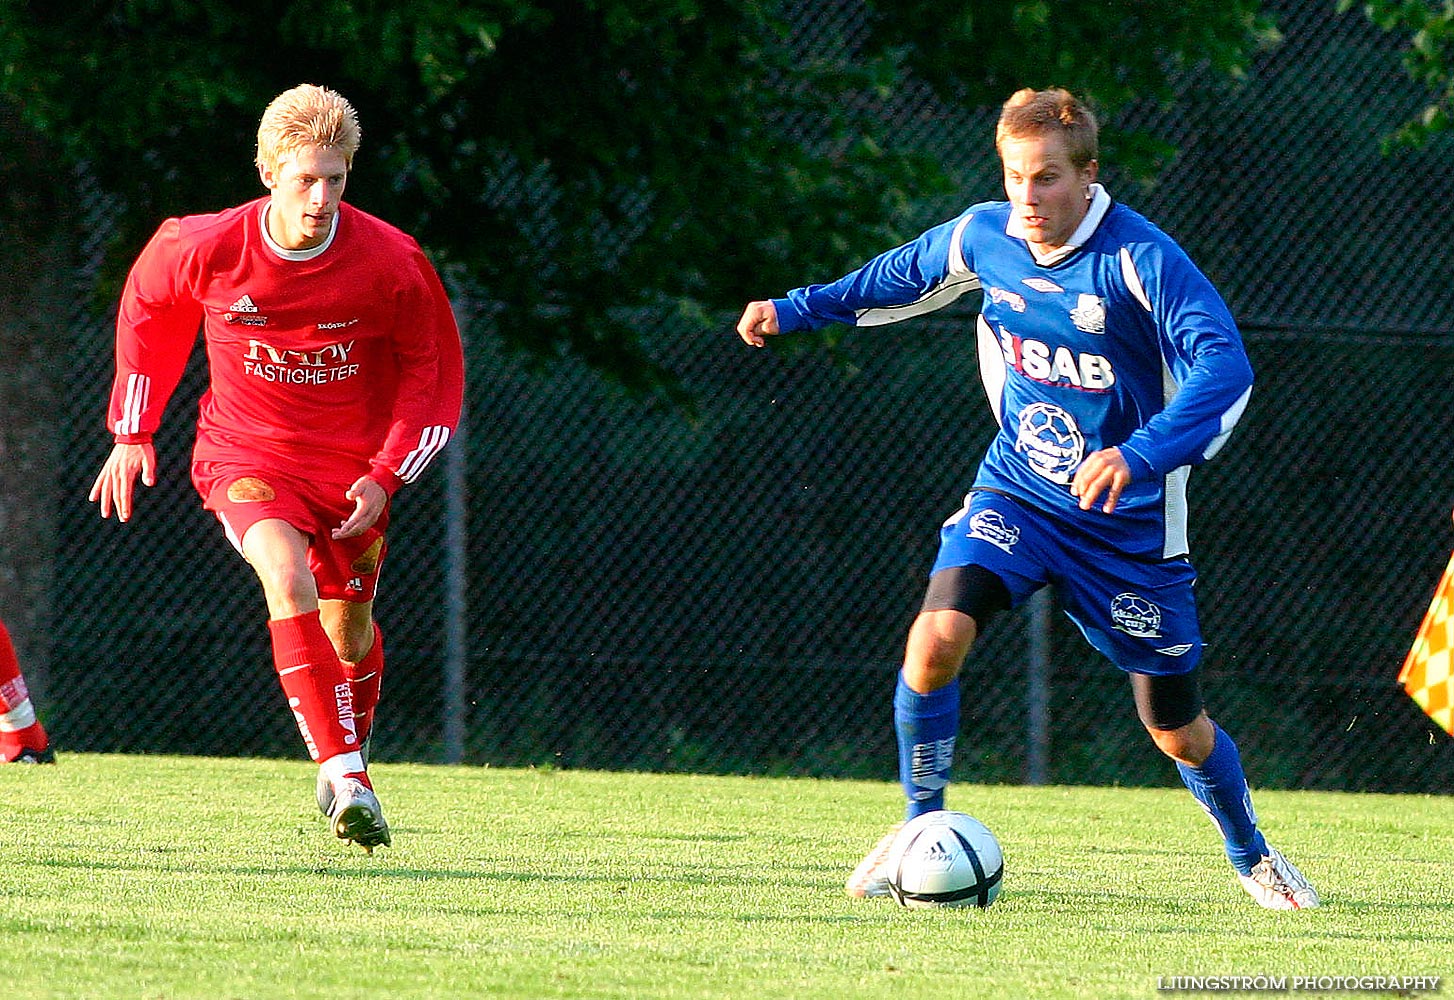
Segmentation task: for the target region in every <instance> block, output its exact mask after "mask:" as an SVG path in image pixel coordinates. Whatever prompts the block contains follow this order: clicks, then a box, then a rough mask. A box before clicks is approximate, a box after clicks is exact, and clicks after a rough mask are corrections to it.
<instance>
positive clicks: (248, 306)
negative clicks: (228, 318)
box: [227, 295, 257, 313]
mask: <svg viewBox="0 0 1454 1000" xmlns="http://www.w3.org/2000/svg"><path fill="white" fill-rule="evenodd" d="M227 308H228V309H230V310H232V311H233V312H239V313H255V312H257V306H256V305H255V304H254V303H253V301H252V296H251V295H243V297H242V298H240V299H238V300H237V301H236V302H234V303H232V305H230V306H228V307H227Z"/></svg>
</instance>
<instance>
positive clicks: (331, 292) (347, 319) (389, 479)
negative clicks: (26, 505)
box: [108, 198, 464, 494]
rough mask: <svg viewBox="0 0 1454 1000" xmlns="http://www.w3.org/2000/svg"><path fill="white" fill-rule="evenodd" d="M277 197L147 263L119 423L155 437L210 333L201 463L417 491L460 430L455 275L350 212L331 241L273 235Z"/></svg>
mask: <svg viewBox="0 0 1454 1000" xmlns="http://www.w3.org/2000/svg"><path fill="white" fill-rule="evenodd" d="M267 205H268V199H267V198H259V199H257V200H256V201H252V202H249V203H247V204H245V205H239V206H238V207H236V208H232V209H229V210H227V211H225V212H219V213H216V214H211V215H192V216H185V217H182V218H180V219H168V220H167V221H166V222H164V223H163V224H162V226H161V228H160V229H158V230H157V232H156V235H154V236H153V237H152V239H151V242H150V243H148V244H147V246H146V249H145V250H143V251H142V253H141V255H140V256H139V257H138V258H137V260H136V263H135V264H134V265H133V266H132V269H131V274H130V276H129V277H128V278H127V281H126V288H125V291H124V292H123V293H122V298H121V306H120V311H119V313H118V315H117V322H116V381H115V383H114V384H113V386H112V390H111V403H110V407H109V411H108V423H109V426H110V429H111V432H112V434H113V436H114V438H115V440H116V441H118V442H126V443H132V444H137V443H143V442H146V441H149V440H151V436H152V434H153V433H154V432H155V431H156V429H157V426H158V425H159V424H160V422H161V417H162V411H163V410H164V409H165V407H166V404H167V400H168V399H169V398H170V397H171V395H172V393H173V392H174V391H175V390H176V387H177V383H178V382H179V381H180V380H181V377H182V372H183V370H184V369H185V368H186V365H187V359H188V357H189V356H190V355H191V353H192V349H193V346H194V345H195V343H196V339H197V330H198V326H199V325H200V327H201V329H202V334H203V338H204V340H205V342H206V345H207V362H208V365H209V367H210V376H211V377H210V385H209V388H208V390H207V392H206V393H205V394H204V395H203V396H202V399H201V402H200V404H199V407H198V410H199V415H198V420H197V440H196V445H195V447H194V448H193V453H192V454H193V460H194V461H198V462H218V461H220V462H229V463H234V462H241V463H245V464H254V465H259V466H261V467H263V468H266V469H276V470H278V471H280V472H286V473H291V474H294V475H301V476H307V477H318V476H323V475H333V474H336V475H338V477H339V478H340V479H351V478H353V477H356V476H358V475H362V474H364V473H365V472H368V473H369V474H371V475H372V476H373V477H374V478H375V479H376V480H378V482H379V483H380V485H382V486H383V487H384V489H385V490H387V491H388V492H389V493H390V494H393V492H394V491H395V490H396V489H398V487H399V485H400V483H403V482H412V481H413V480H414V479H415V478H416V477H418V475H419V474H420V473H421V472H423V471H424V468H425V466H427V465H428V464H429V462H430V460H431V459H432V458H433V457H434V456H435V455H436V454H438V453H439V451H440V449H442V448H443V447H444V445H445V443H446V442H447V441H448V440H449V438H450V437H451V436H452V435H453V434H454V432H455V429H456V428H457V427H458V424H459V415H460V407H461V400H462V397H463V392H464V358H463V352H462V350H461V345H460V336H459V329H458V327H457V326H456V325H455V321H454V314H453V312H452V311H451V310H450V306H449V300H448V298H447V297H446V295H445V292H444V287H443V286H442V285H441V284H440V281H439V276H438V275H437V274H436V273H435V271H434V268H433V266H432V265H431V264H430V263H429V261H428V259H427V258H426V257H425V256H424V253H423V251H421V250H420V248H419V245H418V244H417V243H416V242H415V241H414V240H413V239H412V238H411V237H409V236H408V235H406V234H405V233H403V232H401V231H400V230H398V229H396V228H395V227H393V226H391V225H389V224H388V223H385V222H383V221H381V220H379V219H376V218H374V217H373V216H371V215H369V214H367V213H366V212H362V211H360V210H358V209H356V208H354V207H353V206H351V205H349V204H347V203H345V204H343V205H341V206H340V208H339V213H338V217H337V224H336V227H335V229H334V232H333V235H332V237H331V239H330V240H329V241H328V242H327V243H325V244H324V245H323V246H322V247H320V248H317V249H314V250H310V251H286V250H283V249H282V248H280V247H278V246H277V245H276V244H275V243H273V242H272V241H271V240H269V239H267V238H266V236H265V230H264V224H263V219H264V212H265V211H266V208H267Z"/></svg>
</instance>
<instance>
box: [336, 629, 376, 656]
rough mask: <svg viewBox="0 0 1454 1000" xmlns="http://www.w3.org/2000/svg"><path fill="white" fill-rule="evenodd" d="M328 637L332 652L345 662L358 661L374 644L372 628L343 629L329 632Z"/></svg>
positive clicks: (367, 653)
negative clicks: (331, 644)
mask: <svg viewBox="0 0 1454 1000" xmlns="http://www.w3.org/2000/svg"><path fill="white" fill-rule="evenodd" d="M328 638H329V640H330V641H332V643H333V649H334V652H336V653H337V654H338V658H339V659H340V660H343V661H344V662H345V663H358V662H359V661H361V660H362V659H363V658H364V657H365V656H368V655H369V650H370V649H372V648H373V645H374V630H373V629H372V628H369V629H367V630H360V629H349V628H346V629H343V630H342V631H339V632H330V633H329V635H328Z"/></svg>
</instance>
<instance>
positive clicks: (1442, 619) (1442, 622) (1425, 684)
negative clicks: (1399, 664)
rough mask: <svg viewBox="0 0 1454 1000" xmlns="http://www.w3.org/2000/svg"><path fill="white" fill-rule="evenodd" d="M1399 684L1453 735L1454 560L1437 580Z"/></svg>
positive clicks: (1450, 561)
mask: <svg viewBox="0 0 1454 1000" xmlns="http://www.w3.org/2000/svg"><path fill="white" fill-rule="evenodd" d="M1398 682H1399V683H1400V684H1402V685H1403V687H1404V690H1405V691H1407V692H1408V694H1409V697H1410V698H1412V699H1413V700H1414V701H1416V702H1418V704H1419V707H1420V708H1422V709H1423V710H1424V711H1425V712H1427V713H1428V715H1429V718H1431V719H1433V720H1434V721H1435V722H1437V723H1438V724H1439V727H1440V728H1441V729H1443V730H1444V731H1445V732H1446V733H1448V734H1449V735H1450V736H1454V559H1450V560H1449V566H1448V568H1446V569H1445V570H1444V575H1443V576H1442V577H1441V578H1440V579H1439V586H1438V588H1437V589H1436V590H1435V591H1434V603H1432V604H1430V605H1429V612H1428V614H1426V615H1424V622H1423V624H1422V625H1420V626H1419V632H1418V635H1417V636H1415V637H1414V645H1413V647H1412V648H1411V649H1410V650H1409V655H1408V658H1407V659H1405V660H1404V665H1403V669H1402V670H1400V671H1399V674H1398Z"/></svg>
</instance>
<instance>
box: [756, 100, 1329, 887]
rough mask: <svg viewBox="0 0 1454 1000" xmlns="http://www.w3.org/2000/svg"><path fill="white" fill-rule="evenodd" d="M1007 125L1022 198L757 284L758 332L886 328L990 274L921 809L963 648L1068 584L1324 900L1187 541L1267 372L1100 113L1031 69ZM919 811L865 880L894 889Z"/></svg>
mask: <svg viewBox="0 0 1454 1000" xmlns="http://www.w3.org/2000/svg"><path fill="white" fill-rule="evenodd" d="M995 146H996V149H997V150H998V152H999V156H1000V161H1001V165H1002V167H1003V173H1004V185H1005V193H1006V194H1007V195H1008V197H1009V200H1008V201H1002V202H982V203H980V204H977V205H973V206H971V207H969V208H968V209H966V210H965V211H964V212H963V214H961V215H960V216H958V217H957V218H955V219H951V220H949V221H948V222H945V223H943V224H941V225H938V226H935V227H934V228H932V229H930V230H929V231H927V232H925V233H924V234H922V235H921V236H920V237H919V238H917V239H915V240H913V241H912V242H909V243H907V244H905V245H903V246H901V247H898V248H897V249H893V250H889V251H888V252H886V253H883V254H880V255H879V256H877V257H875V258H874V259H872V260H870V261H869V262H868V263H866V264H864V265H863V266H862V267H860V268H858V269H857V270H856V271H853V272H852V273H850V274H847V275H845V276H843V277H842V278H839V279H838V280H837V281H833V282H830V283H828V284H823V285H809V286H807V287H805V288H798V289H795V290H793V291H790V292H788V293H787V295H786V296H785V297H783V298H779V299H771V300H765V301H759V302H751V303H749V304H748V305H747V307H746V308H745V309H744V311H743V314H742V318H741V320H739V321H738V324H737V331H738V333H739V335H740V336H741V337H742V339H743V340H745V341H746V342H747V343H748V344H750V345H752V346H754V347H761V346H763V344H764V342H765V341H764V338H765V337H766V336H770V335H773V334H777V333H787V332H791V331H795V330H812V329H818V328H820V327H823V326H826V325H828V324H830V323H844V324H849V325H854V326H875V325H880V324H884V323H891V322H897V321H899V320H903V319H907V318H909V317H912V316H918V315H922V314H924V313H927V312H931V311H933V310H935V309H939V308H942V307H943V306H945V305H948V304H949V303H950V302H953V301H954V300H955V299H956V298H958V297H959V296H960V295H963V294H964V293H966V292H971V291H974V290H976V289H978V290H980V291H981V292H982V294H983V303H982V306H981V309H980V315H979V318H978V320H977V321H976V329H977V337H978V349H979V366H980V372H981V375H982V378H983V381H984V387H985V390H986V393H987V395H988V397H989V402H990V405H991V408H992V409H993V411H994V414H995V417H996V419H997V421H998V424H999V433H998V434H997V435H996V436H995V438H994V439H993V441H992V442H991V444H990V445H989V449H988V451H987V453H986V454H985V457H984V459H983V461H982V463H981V464H980V467H979V471H978V474H977V476H976V477H975V480H974V484H973V486H972V488H971V489H970V492H969V494H968V496H967V497H966V499H965V503H964V506H963V508H962V509H960V510H959V511H958V512H957V513H955V514H954V515H953V516H951V517H950V518H949V520H948V521H947V522H945V524H944V527H943V529H942V531H941V535H940V546H939V554H938V558H937V559H936V560H935V563H934V567H933V569H932V571H931V573H930V577H929V584H928V588H927V591H926V594H925V598H924V603H923V606H922V609H921V610H920V612H919V614H918V616H917V617H916V618H915V620H914V623H913V626H912V627H911V629H910V631H909V637H908V642H907V644H906V649H905V653H904V662H903V668H902V670H901V672H900V673H899V677H898V685H897V688H896V691H895V694H894V726H895V730H896V733H897V736H898V746H899V778H900V781H901V783H902V785H903V787H904V792H905V794H906V796H907V798H908V806H907V818H910V819H912V818H913V817H915V816H918V815H920V814H922V813H925V812H929V811H932V810H936V809H943V808H944V791H945V787H946V786H947V785H948V783H949V776H950V767H951V763H952V761H953V755H954V742H955V737H956V735H957V733H958V728H959V685H958V683H957V681H958V676H959V671H960V667H961V666H962V665H963V663H964V659H965V657H966V656H967V655H968V653H969V651H970V648H971V647H972V646H973V644H974V641H975V638H976V637H977V636H978V635H979V634H980V633H981V632H982V631H983V630H984V628H985V627H986V625H988V623H989V622H990V620H991V618H992V617H993V616H994V615H995V614H996V613H997V612H1000V611H1003V610H1006V609H1009V608H1012V607H1016V606H1018V605H1019V604H1021V603H1022V602H1023V601H1025V600H1026V599H1027V598H1028V597H1029V596H1030V595H1031V594H1033V593H1034V592H1035V591H1037V590H1039V589H1040V588H1042V587H1044V586H1046V585H1053V586H1054V587H1055V588H1056V592H1057V594H1058V595H1059V597H1060V600H1061V603H1062V604H1063V606H1064V608H1065V610H1066V613H1067V614H1068V615H1069V617H1070V618H1071V620H1072V621H1074V622H1075V623H1076V625H1077V626H1079V628H1080V630H1081V632H1082V633H1083V634H1084V635H1085V637H1086V639H1087V640H1088V641H1089V642H1090V643H1091V645H1092V646H1094V647H1095V648H1096V649H1097V650H1099V651H1100V652H1101V653H1102V654H1104V655H1105V656H1106V657H1107V658H1108V659H1109V660H1110V661H1111V662H1112V663H1114V664H1115V665H1116V666H1117V667H1119V668H1121V669H1122V670H1124V671H1126V672H1127V674H1129V676H1130V679H1131V689H1132V693H1133V696H1134V699H1135V703H1136V709H1137V714H1138V715H1139V716H1140V719H1141V722H1142V724H1143V725H1144V726H1145V727H1146V730H1147V732H1148V733H1149V734H1150V736H1151V739H1152V740H1153V741H1154V742H1155V744H1156V746H1157V747H1158V748H1160V750H1161V751H1162V752H1163V753H1165V754H1166V755H1167V756H1168V757H1170V758H1171V759H1172V760H1174V761H1175V762H1176V765H1177V768H1178V770H1179V771H1180V773H1181V778H1182V780H1183V781H1184V782H1185V784H1186V786H1187V788H1188V789H1189V790H1190V791H1191V793H1192V795H1193V796H1194V797H1195V798H1196V799H1197V801H1198V802H1200V803H1201V805H1202V807H1203V808H1204V809H1205V810H1206V812H1207V814H1208V815H1209V816H1211V818H1212V821H1213V822H1214V823H1215V824H1216V827H1217V829H1218V830H1219V831H1220V832H1221V834H1222V836H1223V838H1224V840H1225V847H1226V852H1227V857H1228V859H1229V860H1230V861H1231V863H1232V866H1233V868H1235V869H1236V872H1237V875H1238V877H1239V879H1240V881H1241V884H1242V886H1243V887H1244V888H1245V889H1246V890H1247V892H1248V893H1250V894H1251V895H1252V897H1253V899H1255V900H1256V901H1257V902H1258V903H1259V904H1261V905H1262V906H1265V907H1267V908H1269V909H1278V910H1286V909H1306V908H1309V907H1314V906H1317V905H1318V896H1317V893H1316V892H1315V891H1314V889H1313V887H1312V886H1311V885H1310V884H1309V883H1308V881H1307V879H1306V878H1304V877H1303V875H1302V873H1301V872H1299V871H1298V870H1297V868H1296V867H1295V866H1294V865H1293V864H1292V863H1291V862H1290V861H1288V860H1287V859H1286V858H1285V857H1283V856H1282V854H1280V853H1279V852H1278V851H1277V850H1275V849H1274V848H1272V847H1270V846H1269V845H1268V844H1267V842H1266V840H1265V839H1264V838H1263V835H1262V831H1261V830H1260V829H1259V827H1258V824H1257V817H1256V814H1255V813H1254V812H1253V809H1252V801H1251V795H1250V793H1249V790H1248V787H1247V779H1246V777H1245V776H1244V774H1243V771H1242V763H1241V759H1240V757H1239V755H1238V752H1237V747H1236V744H1235V743H1233V741H1232V739H1231V737H1229V736H1228V735H1227V734H1226V733H1225V732H1224V731H1223V730H1222V729H1221V727H1219V726H1218V725H1217V724H1216V723H1215V722H1213V721H1212V720H1211V719H1210V718H1209V717H1208V716H1207V713H1206V711H1205V709H1204V708H1203V703H1202V695H1201V689H1200V685H1199V681H1198V675H1197V664H1198V660H1199V659H1200V656H1201V652H1202V637H1201V632H1200V629H1199V626H1198V620H1197V611H1196V604H1195V600H1194V597H1193V593H1192V586H1193V583H1194V581H1195V577H1196V573H1195V570H1194V569H1193V568H1192V565H1191V563H1190V561H1189V560H1188V558H1187V532H1186V486H1187V477H1188V473H1189V471H1190V469H1191V467H1192V466H1194V465H1197V464H1199V463H1201V462H1203V461H1205V460H1207V459H1209V458H1211V457H1212V456H1213V455H1214V454H1215V453H1216V452H1217V451H1218V449H1220V448H1221V447H1222V445H1223V444H1224V443H1225V442H1226V440H1227V438H1228V436H1229V435H1230V434H1231V432H1232V430H1233V428H1234V426H1235V425H1236V423H1237V421H1238V419H1239V418H1240V416H1241V415H1242V412H1243V410H1244V409H1245V407H1246V405H1247V400H1248V396H1249V394H1250V392H1251V386H1252V369H1251V366H1250V364H1249V363H1248V360H1247V355H1246V352H1245V350H1244V349H1243V346H1242V341H1241V336H1240V334H1239V333H1238V331H1237V327H1236V324H1235V322H1234V321H1233V319H1232V316H1231V314H1230V312H1229V311H1228V309H1227V307H1226V305H1225V303H1223V301H1222V299H1221V297H1220V296H1219V295H1218V294H1217V292H1216V290H1215V289H1214V288H1213V287H1212V285H1211V283H1210V282H1209V281H1208V280H1207V279H1206V277H1205V276H1204V275H1203V274H1202V273H1201V272H1200V271H1199V270H1198V269H1197V268H1196V266H1195V265H1194V264H1193V263H1192V262H1191V260H1190V259H1189V258H1188V257H1187V256H1186V254H1185V253H1184V252H1183V251H1182V250H1181V248H1180V247H1178V246H1177V244H1176V243H1175V242H1173V241H1172V240H1171V238H1170V237H1168V236H1167V235H1166V234H1165V233H1163V232H1162V231H1161V230H1160V229H1158V228H1156V227H1155V226H1154V225H1152V224H1151V223H1150V222H1148V221H1147V220H1146V219H1145V218H1143V217H1142V216H1140V215H1138V214H1137V213H1136V212H1134V211H1132V210H1131V209H1129V208H1127V207H1126V206H1124V205H1119V204H1117V203H1115V202H1114V201H1112V200H1111V198H1110V196H1109V195H1108V194H1107V193H1106V191H1105V189H1104V188H1103V187H1101V186H1100V185H1099V184H1097V183H1096V175H1097V169H1098V163H1097V155H1098V148H1097V126H1096V121H1095V118H1094V116H1093V115H1092V114H1091V112H1090V111H1089V110H1088V109H1087V108H1086V107H1084V106H1083V105H1082V104H1081V103H1080V102H1079V101H1077V100H1076V98H1075V97H1073V96H1072V95H1071V94H1069V93H1068V92H1066V91H1064V90H1060V89H1051V90H1042V91H1035V90H1030V89H1025V90H1021V91H1019V92H1017V93H1016V94H1014V95H1013V96H1012V97H1011V98H1010V99H1009V100H1008V101H1007V102H1006V103H1005V105H1004V108H1003V109H1002V111H1001V115H1000V119H999V124H998V126H997V129H996V135H995ZM901 825H902V824H896V825H895V826H894V827H893V828H892V829H890V830H889V832H888V833H887V834H885V835H884V837H883V838H882V839H881V840H880V841H879V843H878V844H877V845H876V846H875V847H874V849H873V850H872V851H870V852H869V854H868V855H867V856H866V857H865V858H864V859H863V861H862V862H861V863H860V864H859V866H858V868H857V869H856V870H855V871H854V872H853V874H852V875H851V876H850V877H849V879H848V883H847V891H848V893H849V894H850V895H852V896H881V895H886V894H887V893H888V880H887V877H886V873H885V871H884V867H885V866H884V861H885V859H886V857H887V855H888V851H889V847H890V846H891V844H892V842H893V838H894V834H895V833H896V832H897V830H898V827H899V826H901Z"/></svg>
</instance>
